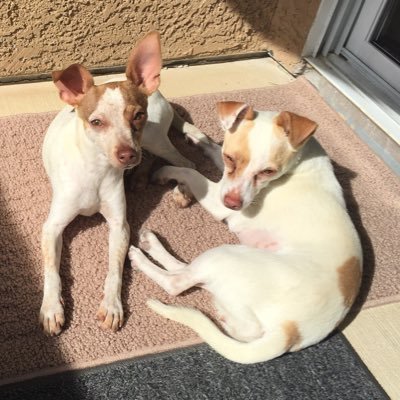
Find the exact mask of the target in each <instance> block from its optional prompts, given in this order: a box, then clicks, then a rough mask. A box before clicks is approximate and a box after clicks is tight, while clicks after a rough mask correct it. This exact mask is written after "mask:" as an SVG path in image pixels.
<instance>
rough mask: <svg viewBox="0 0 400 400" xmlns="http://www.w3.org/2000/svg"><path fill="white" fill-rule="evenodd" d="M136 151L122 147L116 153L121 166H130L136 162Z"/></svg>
mask: <svg viewBox="0 0 400 400" xmlns="http://www.w3.org/2000/svg"><path fill="white" fill-rule="evenodd" d="M137 157H138V154H137V151H136V150H134V149H132V148H131V147H122V148H120V149H119V150H118V151H117V158H118V160H119V162H120V163H121V164H124V165H130V164H133V163H134V162H135V161H136V160H137Z"/></svg>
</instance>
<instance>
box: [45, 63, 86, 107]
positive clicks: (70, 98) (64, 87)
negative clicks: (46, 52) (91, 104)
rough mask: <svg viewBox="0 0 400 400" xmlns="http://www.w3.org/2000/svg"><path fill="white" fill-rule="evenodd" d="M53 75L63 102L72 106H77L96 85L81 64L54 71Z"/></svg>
mask: <svg viewBox="0 0 400 400" xmlns="http://www.w3.org/2000/svg"><path fill="white" fill-rule="evenodd" d="M51 75H52V78H53V82H54V84H55V85H56V86H57V89H58V91H59V94H60V98H61V100H63V101H65V102H66V103H68V104H70V105H72V106H76V105H77V104H78V103H79V102H80V101H81V99H82V97H83V96H84V95H85V93H87V91H88V90H89V89H90V88H91V87H92V86H93V85H94V81H93V77H92V75H91V74H90V72H89V71H88V70H87V69H86V68H85V67H84V66H82V65H80V64H72V65H70V66H69V67H68V68H67V69H64V70H61V71H54V72H53V73H52V74H51Z"/></svg>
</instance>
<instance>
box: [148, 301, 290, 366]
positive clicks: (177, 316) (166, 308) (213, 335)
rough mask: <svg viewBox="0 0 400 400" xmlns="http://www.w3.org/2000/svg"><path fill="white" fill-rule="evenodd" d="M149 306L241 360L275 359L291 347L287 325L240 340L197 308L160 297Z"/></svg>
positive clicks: (233, 359)
mask: <svg viewBox="0 0 400 400" xmlns="http://www.w3.org/2000/svg"><path fill="white" fill-rule="evenodd" d="M147 305H148V306H149V307H150V308H151V309H152V310H154V311H155V312H157V313H158V314H160V315H162V316H164V317H166V318H169V319H171V320H173V321H176V322H180V323H181V324H184V325H186V326H188V327H190V328H192V329H193V330H194V331H195V332H196V333H197V334H198V335H199V336H200V337H201V338H202V339H203V340H204V341H205V342H207V343H208V344H209V345H210V346H211V347H212V348H213V349H214V350H215V351H217V352H218V353H219V354H221V355H222V356H224V357H225V358H227V359H228V360H231V361H234V362H237V363H241V364H251V363H257V362H261V361H267V360H271V359H273V358H276V357H278V356H280V355H282V354H283V353H286V352H287V351H288V350H289V348H290V341H289V340H288V338H287V335H286V334H285V332H284V330H283V327H282V328H277V329H276V330H275V329H274V330H271V331H270V332H268V333H267V334H264V335H263V336H262V337H261V338H259V339H256V340H254V341H252V342H240V341H238V340H235V339H232V338H231V337H229V336H227V335H225V334H224V333H223V332H221V331H220V330H219V329H218V327H217V326H216V325H215V324H214V323H213V322H212V321H211V320H210V319H209V318H208V317H206V316H205V315H204V314H203V313H202V312H201V311H199V310H197V309H194V308H187V307H177V306H172V305H166V304H163V303H161V302H160V301H158V300H148V301H147Z"/></svg>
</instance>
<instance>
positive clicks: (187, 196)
mask: <svg viewBox="0 0 400 400" xmlns="http://www.w3.org/2000/svg"><path fill="white" fill-rule="evenodd" d="M172 198H173V199H174V202H175V203H176V204H177V205H178V207H180V208H185V207H188V206H189V205H190V203H191V202H192V200H193V195H192V194H191V193H190V192H189V190H188V189H187V187H186V186H185V185H183V184H181V183H180V184H178V185H177V186H175V188H174V190H173V192H172Z"/></svg>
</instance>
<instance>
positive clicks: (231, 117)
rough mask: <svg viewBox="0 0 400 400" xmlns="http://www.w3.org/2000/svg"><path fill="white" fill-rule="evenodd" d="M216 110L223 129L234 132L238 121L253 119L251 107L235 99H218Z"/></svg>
mask: <svg viewBox="0 0 400 400" xmlns="http://www.w3.org/2000/svg"><path fill="white" fill-rule="evenodd" d="M217 112H218V116H219V119H220V121H221V124H222V127H223V129H224V130H225V131H230V132H234V131H235V129H236V127H237V126H238V124H239V123H240V121H242V120H244V119H247V120H252V119H254V110H253V107H251V106H249V105H248V104H246V103H240V102H237V101H220V102H218V103H217Z"/></svg>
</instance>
